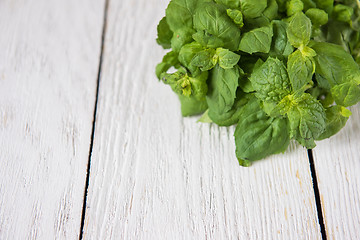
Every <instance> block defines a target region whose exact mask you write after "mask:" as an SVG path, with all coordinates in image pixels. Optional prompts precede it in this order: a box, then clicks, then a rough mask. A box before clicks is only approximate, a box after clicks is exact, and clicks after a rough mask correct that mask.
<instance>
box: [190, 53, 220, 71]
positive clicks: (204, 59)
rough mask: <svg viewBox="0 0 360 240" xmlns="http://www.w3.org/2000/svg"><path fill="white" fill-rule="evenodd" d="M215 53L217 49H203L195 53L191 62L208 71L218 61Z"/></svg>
mask: <svg viewBox="0 0 360 240" xmlns="http://www.w3.org/2000/svg"><path fill="white" fill-rule="evenodd" d="M215 53H216V51H215V49H212V48H209V49H205V50H202V51H200V52H198V53H196V54H195V56H194V58H193V59H192V60H191V63H190V64H191V65H194V66H197V67H199V68H200V69H201V71H208V70H210V69H212V68H213V67H215V65H216V63H217V58H216V57H215V58H214V56H215Z"/></svg>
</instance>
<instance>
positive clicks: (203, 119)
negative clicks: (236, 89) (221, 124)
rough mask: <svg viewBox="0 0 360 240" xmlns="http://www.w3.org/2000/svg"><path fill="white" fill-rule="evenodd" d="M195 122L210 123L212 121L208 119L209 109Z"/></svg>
mask: <svg viewBox="0 0 360 240" xmlns="http://www.w3.org/2000/svg"><path fill="white" fill-rule="evenodd" d="M197 122H201V123H212V122H213V121H212V120H211V118H210V117H209V109H207V110H206V111H205V112H204V113H203V114H202V115H201V117H200V118H199V120H197Z"/></svg>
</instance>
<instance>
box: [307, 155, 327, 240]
mask: <svg viewBox="0 0 360 240" xmlns="http://www.w3.org/2000/svg"><path fill="white" fill-rule="evenodd" d="M307 151H308V156H309V163H310V171H311V177H312V180H313V187H314V194H315V202H316V209H317V213H318V219H319V224H320V231H321V236H322V239H323V240H326V230H325V224H324V218H323V214H322V208H321V199H320V191H319V186H318V182H317V177H316V170H315V164H314V157H313V153H312V150H311V149H308V150H307Z"/></svg>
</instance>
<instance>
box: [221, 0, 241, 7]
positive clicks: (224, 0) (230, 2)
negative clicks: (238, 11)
mask: <svg viewBox="0 0 360 240" xmlns="http://www.w3.org/2000/svg"><path fill="white" fill-rule="evenodd" d="M215 2H216V3H219V4H223V5H225V6H227V7H229V8H239V7H240V1H239V0H215Z"/></svg>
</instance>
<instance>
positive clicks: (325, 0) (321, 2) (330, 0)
mask: <svg viewBox="0 0 360 240" xmlns="http://www.w3.org/2000/svg"><path fill="white" fill-rule="evenodd" d="M314 2H315V3H316V7H317V8H320V9H322V10H324V11H325V12H327V13H328V14H330V13H331V12H332V10H333V8H334V0H314Z"/></svg>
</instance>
